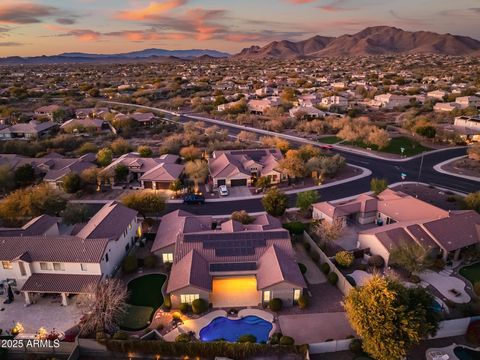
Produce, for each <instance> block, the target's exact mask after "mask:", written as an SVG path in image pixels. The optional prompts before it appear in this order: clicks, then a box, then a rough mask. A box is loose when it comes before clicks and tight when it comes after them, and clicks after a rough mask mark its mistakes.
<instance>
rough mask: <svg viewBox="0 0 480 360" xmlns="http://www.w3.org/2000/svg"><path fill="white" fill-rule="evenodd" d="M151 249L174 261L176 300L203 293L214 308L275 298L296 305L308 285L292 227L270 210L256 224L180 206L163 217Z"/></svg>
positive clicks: (184, 300)
mask: <svg viewBox="0 0 480 360" xmlns="http://www.w3.org/2000/svg"><path fill="white" fill-rule="evenodd" d="M152 252H153V253H154V254H155V255H157V256H158V257H159V258H160V259H161V260H162V261H163V262H164V263H172V268H171V272H170V277H169V279H168V284H167V293H168V294H169V295H170V298H171V300H172V305H173V306H174V307H178V306H179V305H180V304H181V303H192V301H193V300H195V299H198V298H201V299H204V300H206V301H207V302H209V303H211V304H212V306H213V307H233V306H259V305H261V304H267V303H268V302H269V301H270V300H271V299H273V298H280V299H282V301H283V304H284V305H286V306H291V305H293V303H294V302H295V301H296V300H298V298H299V297H300V295H301V294H302V292H303V289H304V288H306V283H305V281H304V279H303V276H302V274H301V272H300V270H299V267H298V264H297V263H296V262H295V259H294V251H293V248H292V245H291V241H290V235H289V232H288V231H286V230H285V229H283V228H282V225H281V223H280V221H279V220H278V219H276V218H274V217H272V216H270V215H267V214H262V215H259V216H257V217H255V219H254V221H253V222H252V223H251V224H248V225H243V224H241V223H239V222H237V221H234V220H228V221H225V222H223V223H220V224H217V223H216V222H215V221H214V220H213V218H212V217H211V216H197V215H192V214H190V213H188V212H186V211H183V210H176V211H174V212H172V213H169V214H167V215H165V216H163V217H162V220H161V223H160V226H159V228H158V231H157V234H156V237H155V241H154V243H153V245H152Z"/></svg>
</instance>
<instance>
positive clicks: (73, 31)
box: [0, 0, 480, 56]
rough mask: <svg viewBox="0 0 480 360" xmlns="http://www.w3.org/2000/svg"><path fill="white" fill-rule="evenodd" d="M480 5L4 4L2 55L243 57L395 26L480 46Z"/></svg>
mask: <svg viewBox="0 0 480 360" xmlns="http://www.w3.org/2000/svg"><path fill="white" fill-rule="evenodd" d="M479 24H480V1H479V0H455V1H451V0H401V1H385V0H237V1H234V0H31V1H28V0H26V1H22V0H0V56H12V55H20V56H31V55H43V54H45V55H51V54H58V53H63V52H76V51H79V52H94V53H118V52H127V51H132V50H141V49H144V48H150V47H157V48H165V49H190V48H210V49H217V50H222V51H227V52H231V53H234V52H237V51H239V50H241V49H242V48H243V47H246V46H250V45H254V44H258V45H264V44H265V43H267V42H270V41H272V40H282V39H289V40H301V39H305V38H307V37H310V36H312V35H316V34H320V35H330V36H331V35H341V34H345V33H354V32H357V31H358V30H361V29H363V28H365V27H367V26H376V25H391V26H396V27H401V28H403V29H405V30H429V31H435V32H440V33H446V32H449V33H453V34H459V35H467V36H471V37H473V38H476V39H480V25H479Z"/></svg>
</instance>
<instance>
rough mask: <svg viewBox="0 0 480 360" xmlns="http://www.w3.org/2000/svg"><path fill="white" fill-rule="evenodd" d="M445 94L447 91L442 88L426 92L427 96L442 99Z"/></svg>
mask: <svg viewBox="0 0 480 360" xmlns="http://www.w3.org/2000/svg"><path fill="white" fill-rule="evenodd" d="M447 95H448V93H447V92H446V91H444V90H434V91H429V92H428V93H427V98H431V99H435V100H440V101H443V99H444V98H445V96H447Z"/></svg>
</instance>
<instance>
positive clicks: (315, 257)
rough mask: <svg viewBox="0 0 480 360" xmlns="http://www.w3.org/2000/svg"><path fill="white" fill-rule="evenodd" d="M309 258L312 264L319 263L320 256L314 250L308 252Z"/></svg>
mask: <svg viewBox="0 0 480 360" xmlns="http://www.w3.org/2000/svg"><path fill="white" fill-rule="evenodd" d="M310 257H311V258H312V260H313V261H314V262H319V261H320V254H319V253H318V252H317V251H315V250H312V251H310Z"/></svg>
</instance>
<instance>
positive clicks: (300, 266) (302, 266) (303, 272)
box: [298, 263, 307, 274]
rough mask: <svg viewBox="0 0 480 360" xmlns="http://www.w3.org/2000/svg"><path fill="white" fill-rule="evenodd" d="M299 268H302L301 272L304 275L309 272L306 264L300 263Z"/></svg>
mask: <svg viewBox="0 0 480 360" xmlns="http://www.w3.org/2000/svg"><path fill="white" fill-rule="evenodd" d="M298 267H299V268H300V272H301V273H302V274H305V273H306V272H307V267H306V266H305V265H304V264H302V263H298Z"/></svg>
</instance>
